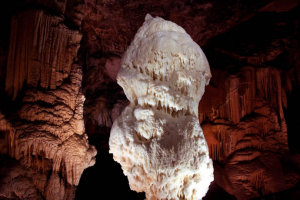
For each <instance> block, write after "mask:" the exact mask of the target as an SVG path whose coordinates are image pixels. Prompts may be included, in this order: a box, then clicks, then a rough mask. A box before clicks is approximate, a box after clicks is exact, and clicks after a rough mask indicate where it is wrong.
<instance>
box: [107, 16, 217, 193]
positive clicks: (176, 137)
mask: <svg viewBox="0 0 300 200" xmlns="http://www.w3.org/2000/svg"><path fill="white" fill-rule="evenodd" d="M210 77H211V74H210V69H209V64H208V62H207V59H206V57H205V55H204V53H203V52H202V50H201V49H200V47H199V46H198V45H197V44H196V43H195V42H194V41H193V40H192V39H191V37H190V36H189V35H188V34H187V33H186V32H185V30H184V29H183V28H181V27H179V26H178V25H176V24H175V23H172V22H170V21H166V20H163V19H162V18H159V17H156V18H152V17H151V16H150V15H147V16H146V19H145V22H144V24H143V26H142V27H141V28H140V29H139V30H138V32H137V34H136V35H135V38H134V40H133V41H132V43H131V45H130V46H129V48H128V49H127V51H126V52H125V54H124V56H123V58H122V61H121V68H120V71H119V73H118V76H117V81H118V84H119V85H121V86H122V88H123V89H124V92H125V94H126V96H127V98H128V99H129V100H130V104H129V105H128V106H127V107H126V108H125V110H124V111H123V113H122V114H121V115H120V116H119V117H118V118H117V119H116V120H115V121H114V123H113V127H112V129H111V135H110V140H109V146H110V153H112V154H113V157H114V160H115V161H117V162H119V163H120V164H121V166H122V169H123V172H124V174H125V175H126V176H127V177H128V180H129V185H130V188H131V189H132V190H135V191H137V192H145V193H146V197H147V199H202V197H204V196H205V194H206V192H207V190H208V187H209V185H210V183H211V182H212V181H213V179H214V177H213V165H212V161H211V159H210V158H209V152H208V148H207V143H206V141H205V138H204V135H203V132H202V129H201V127H200V124H199V121H198V103H199V101H200V99H201V97H202V95H203V93H204V88H205V85H206V84H208V82H209V80H210Z"/></svg>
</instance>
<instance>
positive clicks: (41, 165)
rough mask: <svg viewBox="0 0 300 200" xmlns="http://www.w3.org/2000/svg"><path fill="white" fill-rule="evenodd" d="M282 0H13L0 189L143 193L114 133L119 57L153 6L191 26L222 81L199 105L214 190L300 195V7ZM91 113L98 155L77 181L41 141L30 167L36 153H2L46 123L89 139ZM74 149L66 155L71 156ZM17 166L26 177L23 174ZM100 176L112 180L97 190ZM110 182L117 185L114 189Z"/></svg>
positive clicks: (246, 195) (4, 73) (5, 51)
mask: <svg viewBox="0 0 300 200" xmlns="http://www.w3.org/2000/svg"><path fill="white" fill-rule="evenodd" d="M280 2H281V1H275V0H274V1H245V2H243V3H242V2H238V1H230V2H227V3H224V2H221V1H216V2H213V1H202V2H197V1H159V2H157V1H155V2H154V1H151V0H148V1H144V2H140V1H135V0H130V1H114V0H110V1H95V0H85V1H80V0H69V1H39V0H25V1H14V3H15V4H13V3H11V6H10V7H8V9H7V11H5V12H3V13H2V14H1V15H2V16H3V18H1V19H2V20H3V21H4V22H5V23H4V24H6V26H5V27H6V28H7V30H6V31H4V32H3V33H1V39H0V66H1V70H0V78H1V80H0V81H1V87H0V92H1V96H3V98H2V99H1V100H0V102H1V106H0V114H1V115H0V131H1V132H0V134H1V137H0V138H1V143H0V144H1V153H2V155H1V164H2V165H1V173H2V174H3V173H4V174H6V176H5V178H2V180H0V181H1V183H2V184H4V183H5V184H10V185H12V187H9V188H2V189H1V195H2V196H1V197H6V198H9V199H11V198H16V196H17V197H18V198H20V199H22V198H25V197H26V195H31V196H30V197H31V198H32V199H41V198H46V199H51V198H53V194H60V195H61V196H60V197H59V198H60V199H73V198H76V199H93V198H101V197H107V196H110V198H111V199H118V198H119V197H120V196H122V197H123V198H127V199H143V198H144V196H143V194H137V193H135V192H132V191H130V189H129V187H128V183H127V179H126V178H125V177H124V175H123V174H122V171H121V169H120V166H119V165H118V164H116V163H115V162H113V160H112V157H111V155H109V154H108V138H109V132H110V128H111V125H112V122H113V120H114V119H115V118H116V117H117V116H118V115H119V114H120V112H121V111H122V109H123V108H124V107H125V106H126V105H127V103H128V101H127V99H126V97H125V95H124V93H123V91H122V89H121V88H120V87H119V86H118V85H117V83H116V80H115V76H116V72H117V70H118V68H119V64H120V58H121V56H122V54H123V52H124V51H125V50H126V48H127V46H128V45H129V43H130V41H131V39H132V38H133V36H134V34H135V32H136V30H137V29H138V27H139V26H140V25H141V24H142V22H143V19H144V16H145V14H146V13H150V14H152V15H154V16H155V15H158V16H161V17H164V18H166V19H169V20H172V21H174V22H175V23H177V24H179V25H181V26H183V27H184V28H185V29H186V30H187V32H188V33H189V34H190V35H191V36H192V38H193V39H194V40H195V41H196V42H197V43H198V44H200V45H201V47H202V48H203V49H204V52H205V53H206V54H207V57H208V60H209V62H210V64H211V68H212V75H213V78H212V80H211V83H210V85H209V86H208V87H207V88H206V92H205V95H204V97H203V99H202V101H201V102H200V106H199V120H200V122H201V124H202V127H203V130H204V133H205V137H206V139H207V141H208V145H209V149H210V154H211V157H212V158H213V160H214V165H215V182H214V183H213V184H212V186H211V190H210V191H209V193H208V195H207V197H206V198H207V199H218V198H220V197H222V198H226V199H234V198H237V199H251V198H262V197H263V196H269V197H270V198H272V197H274V198H277V197H278V198H281V199H286V198H290V199H293V198H294V199H296V198H295V197H297V194H299V180H300V175H299V169H300V163H299V154H298V153H299V145H298V144H299V142H297V141H299V140H298V137H297V130H296V129H297V124H298V123H299V122H298V121H297V119H299V118H297V117H296V116H294V114H297V112H296V110H297V109H298V110H299V106H298V103H297V91H299V83H300V78H299V77H300V75H299V73H300V70H299V18H298V17H297V14H296V13H298V11H299V5H298V4H294V3H291V2H290V1H287V2H286V4H287V5H290V6H285V7H284V8H282V9H278V7H282V6H281V4H280ZM8 16H9V17H8ZM129 19H130V20H129ZM16 22H17V23H16ZM8 24H11V26H10V28H8V27H9V25H8ZM8 30H10V31H8ZM20 30H21V31H20ZM43 45H44V47H43ZM80 68H82V71H83V73H82V76H83V79H82V81H81V79H80V76H81V72H80V71H81V70H80ZM75 72H76V73H75ZM72 74H73V75H72ZM72 77H73V78H72ZM4 80H5V81H4ZM81 92H82V93H83V94H84V95H85V98H86V100H85V102H84V103H83V99H82V97H81V95H82V93H81ZM13 99H14V100H13ZM82 108H83V110H81V111H79V110H80V109H82ZM65 113H68V114H65ZM74 114H77V117H76V116H75V117H74ZM80 116H81V117H80ZM82 117H83V118H82ZM83 119H84V123H85V133H87V134H88V136H89V139H88V142H89V144H90V145H95V146H96V148H97V150H98V154H97V156H96V159H97V161H96V165H95V166H94V167H91V168H87V169H86V170H85V171H84V172H83V174H82V176H81V172H78V174H77V175H76V177H77V179H78V180H77V181H75V182H73V181H71V180H72V178H68V177H70V176H69V175H67V173H68V172H66V165H65V164H63V165H62V166H65V167H61V168H59V169H58V170H56V171H57V173H52V172H53V171H55V170H53V169H52V165H53V160H54V159H53V157H52V156H49V155H47V154H46V153H45V152H42V151H41V150H39V152H37V151H34V150H32V149H31V150H30V149H29V150H24V151H22V152H24V154H20V155H24V157H28V156H29V157H30V159H31V161H32V162H31V164H32V165H30V166H31V168H32V169H28V168H26V166H28V165H26V163H24V162H23V161H24V160H25V161H26V160H27V159H24V158H22V156H21V157H20V156H14V155H15V153H10V156H11V157H14V158H17V159H18V160H19V161H15V160H10V158H8V157H6V156H4V155H5V154H6V153H9V152H13V151H15V150H13V149H15V148H12V147H13V145H9V144H10V143H12V141H17V143H18V141H21V142H23V143H27V142H29V141H34V140H35V139H38V138H39V136H41V134H40V132H46V135H48V134H49V135H51V137H52V136H53V135H54V136H55V137H54V138H55V139H53V138H52V139H51V140H49V141H48V142H49V143H50V144H51V145H54V146H55V145H56V144H57V145H58V146H61V142H62V143H64V141H65V140H68V139H69V138H70V136H72V135H75V136H74V137H75V138H79V139H80V141H85V143H84V144H83V146H86V145H88V142H87V140H86V138H85V136H84V137H83V136H82V134H83V132H84V130H82V123H83ZM16 130H17V131H16ZM41 130H42V131H41ZM14 132H18V133H17V134H16V135H15V134H12V133H14ZM22 134H23V135H24V134H27V135H32V137H28V138H26V137H23V136H22ZM35 134H37V136H35ZM10 135H13V137H14V139H13V140H12V139H10V138H11V136H10ZM18 137H20V139H22V140H18ZM42 137H44V136H42ZM84 138H85V139H84ZM291 138H293V139H291ZM39 141H41V140H40V139H39ZM45 143H47V142H45ZM25 146H26V145H25ZM86 147H87V152H88V151H89V147H88V146H86ZM90 148H92V147H90ZM58 149H59V148H58ZM60 151H62V152H67V151H68V150H67V149H63V150H60ZM90 151H93V150H90ZM25 152H26V153H25ZM82 153H83V154H82V155H83V156H84V155H85V154H86V155H90V154H89V153H86V152H82ZM56 155H59V154H58V153H57V152H56V153H54V154H53V156H56ZM92 155H94V153H92ZM71 157H72V155H69V154H67V153H66V157H65V160H68V159H70V158H71ZM87 166H88V165H86V166H85V167H84V168H86V167H87ZM67 171H68V170H67ZM79 171H81V170H79ZM82 171H83V169H82ZM8 172H9V173H8ZM14 174H18V177H20V178H19V179H14ZM49 174H54V175H51V176H49ZM32 177H33V178H32ZM78 177H79V178H80V177H81V180H80V182H79V186H78V188H77V190H76V194H75V189H76V188H75V186H76V185H77V183H78V181H79V178H78ZM100 182H101V183H102V182H105V183H106V184H105V186H102V187H99V184H100ZM24 183H26V184H24ZM75 183H76V184H75ZM20 185H23V186H24V187H23V188H24V191H30V193H29V194H28V193H26V192H24V193H15V190H14V187H15V188H17V187H18V186H20ZM54 185H59V187H53V186H54ZM111 188H117V190H118V192H117V193H113V194H112V193H111V192H109V190H110V189H111ZM100 189H101V191H100ZM297 192H298V193H297ZM11 194H14V195H15V196H14V195H11Z"/></svg>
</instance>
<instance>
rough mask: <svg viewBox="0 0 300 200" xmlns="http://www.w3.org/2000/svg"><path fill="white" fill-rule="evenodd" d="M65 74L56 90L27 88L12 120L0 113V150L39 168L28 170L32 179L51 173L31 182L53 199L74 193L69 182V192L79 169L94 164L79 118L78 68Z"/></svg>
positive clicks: (80, 106) (81, 101)
mask: <svg viewBox="0 0 300 200" xmlns="http://www.w3.org/2000/svg"><path fill="white" fill-rule="evenodd" d="M69 78H70V82H65V83H63V84H62V85H61V86H60V87H58V88H57V89H56V90H47V91H42V90H28V91H26V93H25V96H24V97H23V100H22V104H23V106H22V108H21V109H20V110H19V113H18V115H19V117H20V119H18V120H16V121H14V124H11V123H9V122H8V121H7V120H6V118H5V116H4V115H2V114H0V126H1V127H0V131H2V132H4V133H5V137H6V140H5V141H6V145H3V146H4V147H5V148H4V149H7V150H6V152H4V153H9V155H10V156H11V157H13V158H16V159H17V160H19V161H20V163H21V165H23V166H25V167H30V168H32V169H35V170H36V171H37V172H42V173H41V174H40V175H39V173H36V172H32V173H34V174H35V176H36V177H33V178H34V179H38V180H39V179H40V177H42V176H43V174H50V175H51V176H50V177H48V178H45V180H44V182H43V183H42V186H41V187H39V185H38V184H40V183H39V181H37V182H34V184H35V185H36V187H37V188H40V190H39V192H41V193H42V196H43V197H45V198H46V199H57V195H60V197H59V198H58V199H73V198H74V194H73V195H70V192H67V191H65V189H67V188H70V187H73V193H74V189H75V186H77V185H78V183H79V180H80V177H81V174H82V173H83V170H84V169H86V168H88V167H90V166H93V165H94V164H95V155H96V153H97V151H96V149H95V147H94V146H91V145H89V143H88V140H87V135H86V134H85V128H84V122H83V103H84V100H85V98H84V96H83V94H82V92H81V81H82V72H81V68H80V67H79V66H77V65H73V66H72V69H71V72H70V76H69ZM4 143H5V142H4ZM21 168H22V169H23V168H24V167H21ZM7 178H8V179H10V178H9V177H7ZM58 183H59V184H58ZM12 184H15V183H14V182H13V183H12ZM31 184H33V183H31ZM28 187H29V186H28ZM15 189H16V188H13V189H12V190H15ZM71 193H72V192H71ZM66 195H67V196H66Z"/></svg>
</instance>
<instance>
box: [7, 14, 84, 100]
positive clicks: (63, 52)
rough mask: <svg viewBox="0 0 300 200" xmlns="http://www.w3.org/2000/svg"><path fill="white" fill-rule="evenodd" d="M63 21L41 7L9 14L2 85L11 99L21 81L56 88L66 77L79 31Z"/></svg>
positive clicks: (75, 52)
mask: <svg viewBox="0 0 300 200" xmlns="http://www.w3.org/2000/svg"><path fill="white" fill-rule="evenodd" d="M63 20H64V19H63V18H62V17H57V16H51V15H50V14H47V13H46V12H45V11H43V10H27V11H24V12H20V13H18V14H17V15H14V16H13V17H12V20H11V34H10V46H9V53H8V58H7V71H6V84H5V85H6V87H5V88H6V91H7V92H8V93H9V94H10V95H12V96H13V98H14V99H15V98H16V96H17V94H18V91H19V90H21V89H22V86H23V83H26V84H27V85H29V86H33V87H37V86H41V87H43V88H50V89H55V88H56V87H57V86H60V85H61V84H62V81H63V79H65V78H67V77H68V75H69V73H70V70H71V65H72V63H73V59H74V58H75V56H76V54H77V51H78V48H79V42H80V40H81V34H80V33H79V31H75V30H70V29H68V28H67V27H66V26H65V25H64V24H63V23H62V22H63Z"/></svg>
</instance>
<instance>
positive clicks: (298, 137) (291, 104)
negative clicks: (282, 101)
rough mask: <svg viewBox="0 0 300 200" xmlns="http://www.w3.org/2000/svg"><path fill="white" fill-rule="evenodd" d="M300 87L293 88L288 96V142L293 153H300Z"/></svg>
mask: <svg viewBox="0 0 300 200" xmlns="http://www.w3.org/2000/svg"><path fill="white" fill-rule="evenodd" d="M299 94H300V87H297V88H295V89H293V91H292V93H291V94H290V95H289V96H288V97H287V105H288V106H287V110H286V123H287V132H288V144H289V148H290V151H291V153H300V134H299V125H300V117H299V113H300V105H299V102H300V95H299Z"/></svg>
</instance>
